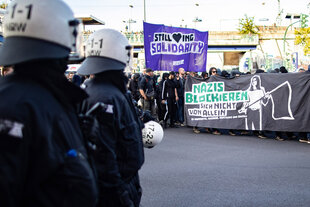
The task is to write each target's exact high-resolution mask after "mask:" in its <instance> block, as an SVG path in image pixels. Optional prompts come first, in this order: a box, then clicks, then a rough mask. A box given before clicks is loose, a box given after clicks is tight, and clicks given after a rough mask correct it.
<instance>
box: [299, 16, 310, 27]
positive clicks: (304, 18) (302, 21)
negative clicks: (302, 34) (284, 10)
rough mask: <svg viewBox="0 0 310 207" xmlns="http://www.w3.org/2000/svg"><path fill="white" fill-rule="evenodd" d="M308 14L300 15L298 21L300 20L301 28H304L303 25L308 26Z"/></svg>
mask: <svg viewBox="0 0 310 207" xmlns="http://www.w3.org/2000/svg"><path fill="white" fill-rule="evenodd" d="M308 16H309V15H307V14H301V15H300V21H301V28H305V27H308V24H307V22H308V19H307V18H308Z"/></svg>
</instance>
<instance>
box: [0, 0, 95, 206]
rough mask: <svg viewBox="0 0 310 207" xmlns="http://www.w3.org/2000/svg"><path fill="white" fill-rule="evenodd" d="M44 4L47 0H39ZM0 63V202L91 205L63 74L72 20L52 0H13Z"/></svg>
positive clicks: (78, 93)
mask: <svg viewBox="0 0 310 207" xmlns="http://www.w3.org/2000/svg"><path fill="white" fill-rule="evenodd" d="M47 5H48V6H47ZM4 19H5V20H4V24H3V26H4V37H5V41H4V44H3V45H2V46H1V48H0V65H13V66H14V73H13V74H12V75H9V76H7V77H5V78H3V79H1V80H0V100H1V101H0V166H1V167H0V205H1V206H5V207H15V206H33V207H35V206H40V207H47V206H48V207H62V206H63V207H65V206H66V207H68V206H69V207H70V206H72V207H79V206H80V207H85V206H90V207H94V206H95V205H96V203H97V185H96V180H95V176H94V172H93V169H92V166H91V165H90V164H89V163H90V162H89V156H88V153H87V150H86V148H85V146H86V145H85V141H84V139H83V137H82V133H81V130H80V127H79V122H78V117H77V112H76V109H75V106H76V104H77V103H78V102H81V101H82V99H84V98H86V97H87V95H86V93H85V92H84V91H82V90H81V89H80V88H78V87H77V86H74V85H73V84H72V83H69V82H68V81H67V79H66V78H65V76H64V72H65V70H66V67H67V58H68V56H69V53H70V50H71V47H72V46H74V45H76V44H75V43H74V42H75V40H76V39H77V36H76V35H77V31H76V26H77V25H76V22H77V21H76V20H75V19H74V15H73V13H72V11H71V9H70V8H69V7H68V6H67V5H66V4H65V3H64V2H63V1H60V0H17V1H14V2H12V3H11V4H10V7H9V9H8V13H7V14H6V16H5V18H4Z"/></svg>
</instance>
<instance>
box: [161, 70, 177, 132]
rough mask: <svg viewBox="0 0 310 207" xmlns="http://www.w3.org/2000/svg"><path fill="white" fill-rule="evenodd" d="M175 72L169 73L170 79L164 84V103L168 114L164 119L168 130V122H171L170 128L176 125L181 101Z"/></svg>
mask: <svg viewBox="0 0 310 207" xmlns="http://www.w3.org/2000/svg"><path fill="white" fill-rule="evenodd" d="M174 78H175V72H173V71H171V72H170V73H169V77H168V79H167V80H166V81H165V82H164V83H163V89H162V90H163V92H162V98H161V99H162V103H163V104H166V105H167V112H166V114H165V117H164V128H167V121H168V119H169V120H170V125H169V126H170V127H171V128H173V127H177V126H176V125H175V121H176V120H175V113H176V102H177V101H178V100H179V97H178V92H177V83H176V81H175V79H174Z"/></svg>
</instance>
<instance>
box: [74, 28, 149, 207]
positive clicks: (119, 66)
mask: <svg viewBox="0 0 310 207" xmlns="http://www.w3.org/2000/svg"><path fill="white" fill-rule="evenodd" d="M130 49H131V46H130V45H129V42H128V40H127V38H126V37H125V36H124V35H122V34H121V33H119V32H118V31H115V30H112V29H102V30H98V31H97V32H95V33H93V34H92V35H90V37H89V38H88V41H87V45H86V56H87V58H86V59H85V61H84V62H83V63H82V65H81V67H80V68H79V69H78V73H79V74H81V75H90V74H94V78H93V79H91V80H90V81H89V82H87V83H86V85H85V90H86V92H87V93H88V95H89V98H88V99H87V100H86V101H85V102H84V103H83V106H82V111H83V112H84V113H86V112H87V111H89V110H90V109H91V108H92V107H93V106H94V105H96V104H97V103H99V102H100V103H103V104H104V106H105V107H104V110H103V111H102V112H101V113H99V112H98V113H97V114H95V115H96V117H97V120H98V122H99V126H100V131H101V133H100V134H101V135H100V136H98V137H97V140H96V145H97V151H96V153H95V165H96V169H97V174H98V186H99V205H98V206H100V207H102V206H104V207H115V206H117V207H122V206H126V207H133V206H136V207H137V206H139V203H140V199H141V193H142V192H141V187H140V184H139V176H138V170H139V169H140V168H141V166H142V164H143V162H144V152H143V142H142V128H141V124H140V121H139V119H138V117H137V114H136V111H135V108H134V106H133V102H132V99H131V97H130V94H129V93H127V87H126V84H127V82H128V79H127V77H126V76H125V74H124V68H125V67H126V64H128V62H129V59H130V54H131V51H130Z"/></svg>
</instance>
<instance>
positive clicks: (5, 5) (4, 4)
mask: <svg viewBox="0 0 310 207" xmlns="http://www.w3.org/2000/svg"><path fill="white" fill-rule="evenodd" d="M7 6H8V4H6V3H2V4H0V8H1V9H6V7H7Z"/></svg>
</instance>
